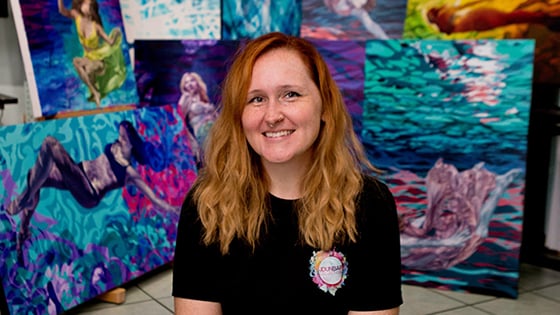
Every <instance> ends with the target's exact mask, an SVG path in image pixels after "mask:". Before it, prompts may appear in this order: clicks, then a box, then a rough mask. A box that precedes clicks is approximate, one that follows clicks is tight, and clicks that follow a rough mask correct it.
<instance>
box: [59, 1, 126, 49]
mask: <svg viewBox="0 0 560 315" xmlns="http://www.w3.org/2000/svg"><path fill="white" fill-rule="evenodd" d="M59 1H61V0H59ZM95 30H96V31H97V34H99V36H101V38H103V40H104V41H106V42H107V43H109V45H113V44H114V43H115V41H116V40H117V36H118V35H120V34H121V30H120V29H119V28H116V32H115V33H113V35H114V36H111V37H109V35H107V33H105V30H104V29H103V27H101V25H99V24H97V23H95Z"/></svg>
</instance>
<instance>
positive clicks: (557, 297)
mask: <svg viewBox="0 0 560 315" xmlns="http://www.w3.org/2000/svg"><path fill="white" fill-rule="evenodd" d="M533 293H535V294H537V295H542V296H544V297H547V298H549V299H552V300H554V301H556V302H558V303H560V284H557V285H553V286H550V287H547V288H544V289H540V290H535V291H534V292H533ZM558 313H560V311H559V312H558Z"/></svg>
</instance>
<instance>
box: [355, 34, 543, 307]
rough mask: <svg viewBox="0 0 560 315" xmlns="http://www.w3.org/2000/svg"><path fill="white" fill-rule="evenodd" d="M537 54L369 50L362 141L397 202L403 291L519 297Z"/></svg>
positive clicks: (483, 43) (413, 45)
mask: <svg viewBox="0 0 560 315" xmlns="http://www.w3.org/2000/svg"><path fill="white" fill-rule="evenodd" d="M533 54H534V42H533V41H532V40H523V39H521V40H455V41H444V40H388V41H382V40H370V41H368V42H367V43H366V62H365V83H364V98H365V101H364V109H363V130H362V134H361V136H362V139H363V142H364V145H365V146H366V149H367V154H368V157H369V158H370V160H371V161H372V162H373V163H374V164H375V165H376V166H377V167H379V168H381V169H382V170H384V171H385V173H384V174H383V175H382V176H383V178H384V179H385V181H386V182H387V183H388V184H389V186H390V188H391V190H392V192H393V193H394V195H395V198H396V200H397V208H398V211H399V215H400V216H401V220H402V222H401V223H402V225H403V228H402V230H401V243H402V249H401V254H402V262H403V280H404V282H405V283H408V284H415V285H420V286H426V287H433V288H444V289H450V290H456V291H466V292H474V293H480V294H490V295H498V296H508V297H516V296H517V281H518V267H519V250H520V244H521V227H522V217H523V215H522V214H523V197H524V187H525V180H524V175H525V169H526V154H527V132H528V123H529V112H530V100H531V84H532V83H531V82H532V75H533V66H532V60H533Z"/></svg>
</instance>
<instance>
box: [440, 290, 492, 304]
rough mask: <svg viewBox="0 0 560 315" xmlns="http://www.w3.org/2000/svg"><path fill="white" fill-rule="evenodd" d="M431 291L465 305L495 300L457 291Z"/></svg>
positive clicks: (487, 296)
mask: <svg viewBox="0 0 560 315" xmlns="http://www.w3.org/2000/svg"><path fill="white" fill-rule="evenodd" d="M432 291H433V292H434V293H438V294H442V295H445V296H447V297H449V298H452V299H454V300H457V301H460V302H463V303H465V304H475V303H480V302H486V301H490V300H495V299H496V297H494V296H490V295H481V294H474V293H463V292H457V291H450V290H436V289H432Z"/></svg>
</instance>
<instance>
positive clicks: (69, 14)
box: [11, 0, 138, 117]
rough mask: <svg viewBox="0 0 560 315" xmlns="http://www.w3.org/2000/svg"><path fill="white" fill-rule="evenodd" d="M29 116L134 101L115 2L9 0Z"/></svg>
mask: <svg viewBox="0 0 560 315" xmlns="http://www.w3.org/2000/svg"><path fill="white" fill-rule="evenodd" d="M11 3H12V8H13V11H14V21H15V24H16V30H17V33H18V40H19V42H20V49H21V51H22V56H23V63H24V68H25V72H26V78H27V82H28V84H29V92H30V98H31V106H32V112H33V116H34V117H41V116H53V115H56V114H58V113H63V112H73V111H84V110H94V109H98V108H106V107H111V106H119V105H135V104H137V103H138V94H137V92H136V82H135V81H134V73H133V72H132V65H131V62H130V57H129V51H128V48H129V47H128V44H127V41H126V39H125V33H124V28H123V17H122V14H121V10H120V5H119V1H118V0H11Z"/></svg>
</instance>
